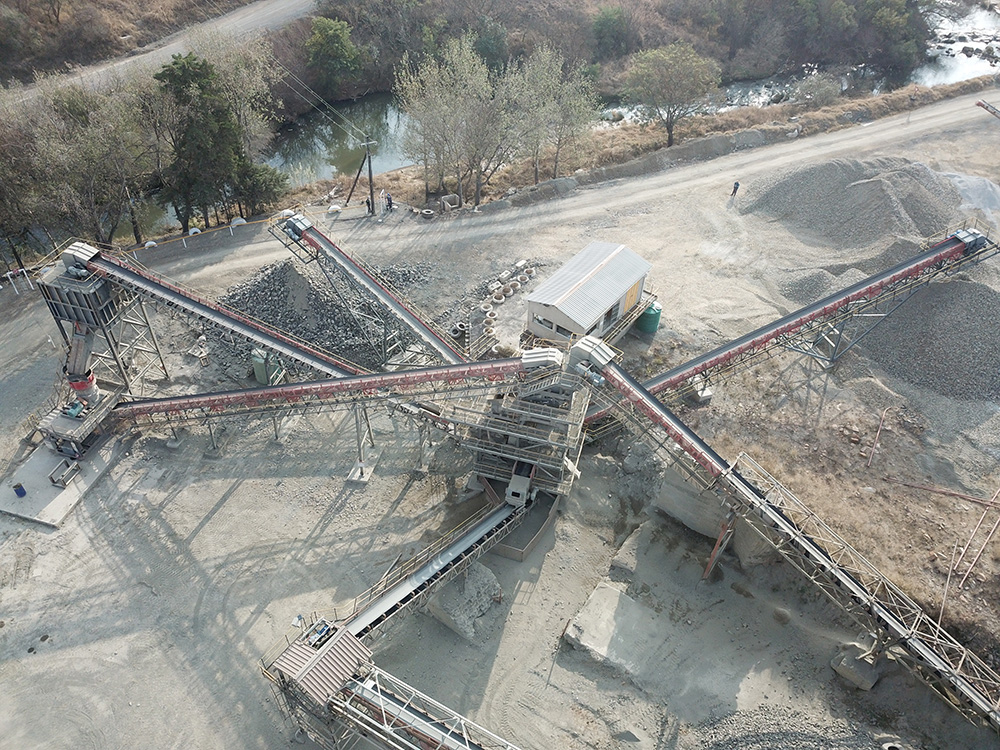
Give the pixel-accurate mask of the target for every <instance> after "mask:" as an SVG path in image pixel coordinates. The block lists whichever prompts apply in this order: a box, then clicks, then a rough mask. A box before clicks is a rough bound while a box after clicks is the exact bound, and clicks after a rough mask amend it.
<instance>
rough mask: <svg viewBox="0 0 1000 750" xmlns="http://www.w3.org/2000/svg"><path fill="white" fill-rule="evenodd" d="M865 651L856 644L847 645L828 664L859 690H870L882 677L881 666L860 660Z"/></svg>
mask: <svg viewBox="0 0 1000 750" xmlns="http://www.w3.org/2000/svg"><path fill="white" fill-rule="evenodd" d="M866 651H867V649H865V648H863V647H861V646H859V645H857V644H856V643H851V644H848V645H847V646H846V647H845V648H844V649H843V650H842V651H841V652H840V653H839V654H837V655H836V656H835V657H834V658H833V660H832V661H831V662H830V666H831V667H833V671H834V672H836V673H837V674H839V675H840V676H841V677H843V678H844V679H845V680H847V681H848V682H850V683H851V684H852V685H854V687H856V688H859V689H861V690H871V689H872V688H873V687H875V683H876V682H878V680H879V677H881V676H882V664H881V662H880V661H878V660H876V661H875V662H874V663H872V662H871V661H870V660H869V659H867V658H860V657H861V655H862V654H864V653H865V652H866Z"/></svg>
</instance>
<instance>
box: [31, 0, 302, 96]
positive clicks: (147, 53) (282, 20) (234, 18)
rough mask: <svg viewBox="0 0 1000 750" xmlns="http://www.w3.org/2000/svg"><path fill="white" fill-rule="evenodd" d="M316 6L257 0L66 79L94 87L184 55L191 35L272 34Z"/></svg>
mask: <svg viewBox="0 0 1000 750" xmlns="http://www.w3.org/2000/svg"><path fill="white" fill-rule="evenodd" d="M315 7H316V0H259V2H256V3H252V4H250V5H247V6H244V7H242V8H237V9H236V10H234V11H231V12H229V13H226V14H225V15H222V16H219V17H217V18H212V19H209V20H207V21H202V22H200V23H193V24H191V25H190V26H188V27H187V28H186V29H183V30H182V31H178V32H176V33H174V34H171V35H170V36H168V37H165V38H164V39H161V40H159V41H157V42H155V43H153V44H150V45H148V46H146V47H144V48H142V49H137V50H136V51H135V52H134V53H133V54H131V55H129V56H127V57H119V58H117V59H114V60H109V61H107V62H102V63H97V64H95V65H88V66H86V67H81V68H78V69H77V70H75V71H74V72H73V73H70V74H67V75H66V76H65V79H66V80H73V81H77V82H79V83H88V84H97V83H98V82H100V80H101V79H102V78H104V77H105V76H107V75H109V74H110V73H112V72H115V71H124V70H128V69H129V68H130V67H132V66H135V65H141V66H148V67H154V66H159V65H162V64H164V63H166V62H168V61H169V60H170V58H171V57H172V56H173V55H176V54H185V53H186V52H187V51H188V49H189V47H188V40H189V38H190V35H191V34H192V33H197V32H199V31H219V32H223V33H226V34H233V35H236V36H241V35H243V34H251V33H257V32H262V31H263V32H266V31H275V30H277V29H280V28H282V27H284V26H287V25H288V24H289V23H291V22H292V21H294V20H295V19H296V18H301V17H302V16H305V15H307V14H309V13H311V12H312V11H313V10H314V9H315ZM32 90H33V87H32V86H26V87H25V88H24V89H21V90H20V91H21V92H23V93H28V94H30V92H31V91H32Z"/></svg>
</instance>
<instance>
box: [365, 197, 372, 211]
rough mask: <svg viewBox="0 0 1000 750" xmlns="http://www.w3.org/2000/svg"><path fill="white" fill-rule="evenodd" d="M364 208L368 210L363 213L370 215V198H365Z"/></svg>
mask: <svg viewBox="0 0 1000 750" xmlns="http://www.w3.org/2000/svg"><path fill="white" fill-rule="evenodd" d="M365 206H366V207H367V208H368V210H367V211H365V213H368V214H370V213H371V212H372V199H371V198H365Z"/></svg>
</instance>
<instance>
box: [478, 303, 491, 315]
mask: <svg viewBox="0 0 1000 750" xmlns="http://www.w3.org/2000/svg"><path fill="white" fill-rule="evenodd" d="M479 309H480V310H482V311H483V312H484V313H490V312H493V305H491V304H490V303H489V302H484V303H483V304H481V305H480V306H479Z"/></svg>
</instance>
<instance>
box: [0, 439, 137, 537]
mask: <svg viewBox="0 0 1000 750" xmlns="http://www.w3.org/2000/svg"><path fill="white" fill-rule="evenodd" d="M122 451H123V442H122V438H117V439H115V438H110V439H108V440H106V441H105V442H103V443H100V444H99V445H95V446H94V447H92V448H91V449H90V450H89V451H88V453H87V457H86V458H84V459H83V460H81V461H79V462H78V465H79V471H74V470H73V468H72V464H73V463H74V462H73V461H71V460H70V459H67V458H66V457H65V456H60V455H59V454H57V453H56V452H55V451H53V450H52V449H51V448H49V447H48V446H46V445H40V446H38V447H37V448H35V450H34V451H32V453H31V455H30V456H28V458H27V459H25V460H24V461H23V462H22V463H20V464H19V465H17V466H16V467H15V468H14V470H13V471H12V472H11V474H10V476H7V477H4V479H3V485H2V486H0V513H6V514H7V515H10V516H15V517H16V518H20V519H23V520H25V521H33V522H35V523H40V524H42V525H43V526H48V527H49V528H53V529H57V528H59V527H60V526H61V525H62V522H63V521H65V520H66V517H67V516H68V515H69V514H70V513H71V512H72V511H73V509H74V508H75V507H76V506H77V504H78V503H79V502H80V500H82V499H83V496H84V495H85V494H86V492H87V490H88V489H90V487H91V486H92V485H93V484H94V483H95V482H96V481H97V480H98V479H100V478H101V476H103V474H104V472H106V471H107V470H108V468H109V467H110V466H111V465H112V464H113V463H114V462H115V461H116V460H117V459H118V456H119V455H121V453H122ZM67 470H68V471H67ZM53 473H54V474H55V476H56V477H57V478H58V476H59V475H60V474H71V475H72V476H68V477H67V479H66V486H65V487H62V486H60V485H58V484H54V483H53V482H52V481H51V480H50V479H49V476H50V475H53ZM15 484H20V485H21V486H23V487H24V489H25V495H24V497H18V496H17V495H16V494H15V492H14V489H13V487H14V485H15Z"/></svg>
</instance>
